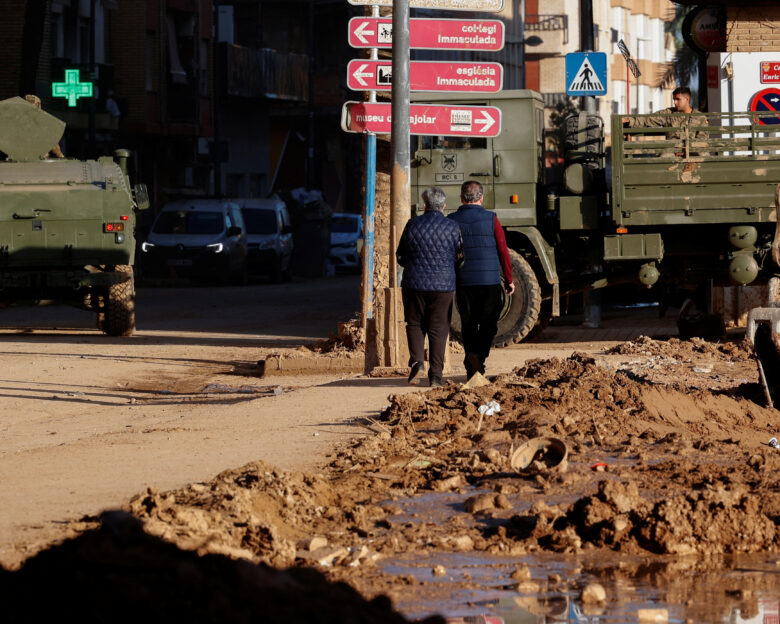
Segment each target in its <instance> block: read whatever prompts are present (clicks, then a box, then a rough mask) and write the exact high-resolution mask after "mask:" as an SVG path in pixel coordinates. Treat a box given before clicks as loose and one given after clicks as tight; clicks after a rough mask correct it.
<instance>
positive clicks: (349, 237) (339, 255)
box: [328, 212, 363, 270]
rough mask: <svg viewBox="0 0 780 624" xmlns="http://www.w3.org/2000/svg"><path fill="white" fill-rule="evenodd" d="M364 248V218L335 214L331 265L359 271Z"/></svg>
mask: <svg viewBox="0 0 780 624" xmlns="http://www.w3.org/2000/svg"><path fill="white" fill-rule="evenodd" d="M362 248H363V217H362V216H360V215H359V214H354V213H350V212H337V213H334V215H333V217H332V218H331V220H330V252H329V253H328V260H330V263H331V264H332V265H333V266H334V267H335V268H336V269H345V270H349V269H359V268H360V251H361V249H362Z"/></svg>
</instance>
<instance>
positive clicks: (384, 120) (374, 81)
mask: <svg viewBox="0 0 780 624" xmlns="http://www.w3.org/2000/svg"><path fill="white" fill-rule="evenodd" d="M349 2H350V4H354V5H359V6H371V7H372V14H371V17H363V18H354V19H352V20H351V21H350V24H349V43H350V45H352V46H353V47H355V48H369V49H371V58H370V59H366V60H355V61H352V62H350V64H349V67H348V72H347V83H348V85H349V87H350V88H351V89H354V90H356V91H368V92H369V94H370V95H369V101H368V102H347V103H345V104H344V107H343V109H342V127H343V128H344V130H345V131H347V132H359V133H366V134H367V135H368V142H367V145H368V146H371V145H375V143H372V140H373V141H375V140H376V134H380V133H381V134H387V133H390V134H391V151H392V153H393V159H392V167H391V175H390V214H389V217H390V219H389V220H390V227H389V232H388V234H389V243H390V245H389V254H388V260H389V262H388V271H387V275H388V276H389V284H388V286H389V288H384V290H383V291H379V290H377V293H378V294H383V295H384V296H383V303H381V304H380V303H378V304H377V305H381V306H382V308H383V310H382V319H383V320H384V322H383V323H382V324H380V322H379V318H374V319H371V315H370V313H369V314H366V313H365V307H366V302H367V300H368V297H366V290H367V289H369V288H370V285H369V281H368V280H370V278H371V276H368V280H367V279H366V277H367V276H366V271H367V268H366V267H367V264H368V263H364V270H363V274H364V291H363V292H364V297H363V306H364V314H363V321H364V322H363V327H364V330H365V331H366V358H365V366H366V372H370V370H371V369H372V367H373V366H376V365H385V366H390V367H398V366H400V365H402V362H401V360H402V359H403V353H402V352H401V350H400V348H401V345H400V344H399V343H400V336H402V335H403V333H404V330H403V313H402V312H401V310H400V309H399V305H400V300H401V294H400V291H401V289H400V287H399V283H398V280H399V271H398V268H397V265H396V258H395V249H396V247H397V245H398V240H399V238H400V236H401V232H402V231H403V228H404V226H405V224H406V222H407V221H408V219H409V217H410V212H411V205H410V204H411V197H410V184H409V179H410V164H411V163H410V156H411V154H410V141H409V137H410V134H417V135H421V134H422V135H424V134H428V135H444V136H482V137H494V136H497V135H498V133H499V132H500V130H501V111H500V110H499V109H497V108H494V107H491V106H443V105H428V104H410V101H409V94H410V92H411V91H412V90H415V91H439V92H442V91H443V92H459V93H464V92H468V93H496V92H498V91H500V90H501V87H502V84H503V68H502V66H501V65H500V64H498V63H443V62H435V61H429V62H415V63H411V62H410V58H409V57H410V49H411V48H418V49H432V50H436V49H440V50H481V51H497V50H500V49H502V48H503V46H504V36H505V35H504V26H503V24H502V23H501V22H500V21H498V20H473V19H472V20H424V19H418V20H411V19H410V15H409V10H410V8H426V9H450V10H463V11H484V12H498V11H502V10H503V9H504V6H505V0H349ZM380 6H392V8H393V11H392V20H388V19H386V18H384V19H383V18H380V16H379V7H380ZM380 47H383V48H392V63H387V62H380V61H379V59H378V58H377V57H378V54H377V48H380ZM378 90H390V91H391V92H392V98H391V99H392V104H386V103H377V102H376V91H378ZM367 150H368V148H367ZM366 158H367V161H368V158H369V157H368V152H367V156H366ZM369 172H371V175H372V177H373V171H372V170H371V169H370V164H369V163H368V162H367V172H366V175H367V176H368V175H369ZM373 183H374V180H371V181H370V182H369V180H368V178H367V179H366V198H367V200H368V196H369V190H370V188H369V187H371V189H373ZM366 214H367V216H368V206H366ZM366 222H367V223H368V218H367V219H366ZM366 244H367V245H368V244H369V238H368V235H367V236H366ZM366 253H371V250H370V249H369V248H366ZM372 273H373V272H372ZM369 296H370V293H369ZM372 324H373V329H374V330H375V331H374V330H372ZM369 336H372V337H371V338H370V339H369ZM380 354H381V355H380Z"/></svg>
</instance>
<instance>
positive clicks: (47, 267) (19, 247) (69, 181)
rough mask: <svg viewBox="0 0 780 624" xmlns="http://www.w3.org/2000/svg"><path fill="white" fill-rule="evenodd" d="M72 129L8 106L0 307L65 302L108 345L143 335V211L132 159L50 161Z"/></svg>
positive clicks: (4, 112) (1, 172) (122, 154)
mask: <svg viewBox="0 0 780 624" xmlns="http://www.w3.org/2000/svg"><path fill="white" fill-rule="evenodd" d="M64 130H65V124H64V122H62V121H60V120H59V119H57V118H56V117H53V116H52V115H49V114H48V113H46V112H44V111H42V110H40V109H37V108H35V107H34V106H33V105H32V104H29V103H28V102H27V101H25V100H23V99H22V98H18V97H17V98H10V99H7V100H3V101H2V102H0V152H2V153H3V155H4V156H5V158H4V159H2V160H0V307H3V306H8V305H20V304H46V303H50V302H54V301H56V302H64V303H68V304H73V305H75V306H78V307H81V308H84V309H87V310H91V311H93V312H95V313H96V314H97V324H98V328H99V329H100V330H102V331H103V332H104V333H106V334H108V335H110V336H128V335H130V334H132V333H133V331H134V329H135V301H134V300H135V287H134V280H133V260H134V254H135V232H134V229H135V211H136V210H141V209H144V208H148V206H149V201H148V197H147V193H146V188H145V186H144V185H137V186H136V187H135V188H132V189H131V187H130V181H129V178H128V172H127V160H128V158H129V156H130V153H129V152H128V151H127V150H117V151H116V152H115V153H114V158H111V157H102V158H99V159H98V160H96V161H80V160H73V159H69V158H50V157H49V152H50V151H51V150H52V147H53V146H55V145H57V144H58V141H59V140H60V138H61V137H62V134H63V132H64Z"/></svg>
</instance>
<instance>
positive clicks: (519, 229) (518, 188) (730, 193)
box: [412, 90, 780, 346]
mask: <svg viewBox="0 0 780 624" xmlns="http://www.w3.org/2000/svg"><path fill="white" fill-rule="evenodd" d="M418 97H420V99H422V100H425V101H434V102H446V103H447V104H450V105H452V104H457V103H462V104H471V105H473V104H481V105H491V106H496V107H498V108H500V109H501V111H502V117H503V128H502V131H501V133H500V134H499V135H498V136H497V137H496V138H489V137H484V138H469V139H465V138H463V137H427V136H424V137H419V138H418V140H417V147H416V150H415V152H414V158H413V162H412V203H413V206H414V207H415V208H416V207H418V206H421V205H422V201H421V194H422V192H423V191H424V190H425V188H427V187H428V186H431V185H435V186H439V187H441V188H442V189H444V191H445V192H446V194H447V198H448V203H447V210H448V211H452V210H456V209H457V207H458V204H459V193H460V185H461V183H462V182H464V181H465V180H477V181H479V182H481V183H482V185H483V186H484V189H485V201H484V206H485V207H486V208H487V209H488V210H494V211H495V212H496V214H497V215H498V218H499V220H500V221H501V224H502V226H503V227H504V229H505V232H506V238H507V242H508V245H509V247H510V248H511V252H512V263H513V273H514V274H515V276H514V279H515V287H516V290H515V295H514V296H513V297H511V298H507V300H506V302H505V305H504V311H503V313H502V318H501V320H500V322H499V332H498V335H497V336H496V340H495V344H496V345H499V346H501V345H506V344H509V343H512V342H517V341H520V340H523V339H525V338H527V337H529V336H532V335H533V334H534V333H536V332H538V331H540V330H541V329H543V328H544V326H546V324H547V323H548V322H549V320H550V319H551V318H552V317H554V316H557V315H558V314H559V313H560V301H561V298H562V297H563V296H565V295H566V294H569V293H575V292H584V291H588V290H591V289H595V288H602V287H604V286H607V285H614V284H621V283H628V282H638V283H641V284H644V285H645V286H648V287H650V286H653V285H654V284H656V283H659V284H673V285H676V286H678V287H680V288H682V289H686V290H696V289H699V291H701V290H702V289H703V288H704V289H708V290H707V292H708V293H709V292H711V291H712V289H713V288H715V289H718V288H720V289H721V290H720V292H723V289H724V288H728V287H733V286H736V287H738V290H739V289H742V290H744V287H745V286H746V285H748V284H762V285H763V284H766V283H767V281H768V279H769V278H770V277H771V276H772V275H773V274H774V271H776V270H777V269H776V267H774V265H773V263H772V261H771V258H770V252H771V241H772V238H773V235H774V231H775V216H774V215H775V202H774V196H775V187H776V186H777V184H778V182H780V124H777V123H776V122H777V115H776V114H775V115H774V117H773V116H771V115H770V116H767V115H764V118H762V114H757V113H712V114H706V115H702V114H699V115H698V117H697V122H698V121H699V120H700V123H701V124H702V125H700V126H699V125H693V124H690V125H685V124H683V125H680V124H679V123H676V121H675V120H674V119H671V120H670V121H669V124H668V125H661V126H659V125H657V123H653V122H657V118H654V116H653V115H637V116H634V118H635V122H636V123H633V124H631V125H632V126H633V127H625V124H624V119H623V117H622V116H620V115H613V116H612V119H611V121H610V123H611V126H610V129H611V134H610V136H609V137H607V136H606V134H607V133H606V132H605V127H604V122H603V120H602V118H601V117H599V116H598V115H594V114H586V113H580V114H579V115H574V116H572V117H569V118H567V119H566V120H565V122H564V125H565V127H564V128H562V129H561V130H562V135H563V136H564V137H565V141H564V142H565V150H564V163H563V171H564V173H563V180H562V183H561V184H560V186H559V187H557V188H555V189H553V188H552V187H548V185H547V183H546V180H545V128H544V125H545V120H544V107H543V102H542V98H541V96H540V95H539V94H538V93H536V92H534V91H530V90H517V91H503V92H500V93H498V94H496V95H492V96H489V97H484V98H480V99H478V100H477V99H466V98H463V97H462V96H461V97H455V96H453V97H442V96H441V95H433V94H425V95H420V96H418ZM607 139H611V145H607V142H608V141H607ZM610 153H611V157H610ZM768 258H769V260H768ZM710 299H711V298H710ZM454 329H455V330H456V332H457V319H455V321H454Z"/></svg>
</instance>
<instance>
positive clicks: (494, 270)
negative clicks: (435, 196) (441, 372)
mask: <svg viewBox="0 0 780 624" xmlns="http://www.w3.org/2000/svg"><path fill="white" fill-rule="evenodd" d="M460 200H461V201H462V202H463V205H462V206H461V207H460V208H458V210H457V212H454V213H453V214H451V215H450V216H449V218H450V219H452V220H453V221H455V222H456V223H457V224H458V225H459V226H460V231H461V233H462V236H463V253H464V255H465V257H466V261H465V262H464V263H463V266H461V267H460V268H459V269H458V272H457V284H458V286H457V292H456V294H455V301H456V303H457V305H458V312H459V313H460V318H461V321H462V324H463V348H464V350H465V351H466V358H465V360H464V361H463V363H464V364H465V366H466V375H467V376H468V377H471V376H472V375H473V374H474V373H477V372H479V373H482V374H484V373H485V360H487V357H488V354H489V353H490V347H491V346H492V344H493V338H495V336H496V333H497V332H498V317H499V314H501V308H502V307H503V304H504V292H506V294H507V295H512V293H514V292H515V285H514V283H513V282H512V260H511V258H510V257H509V249H508V248H507V246H506V238H505V237H504V230H503V228H502V227H501V223H500V222H499V221H498V217H497V216H496V215H495V213H492V212H490V211H489V210H485V209H484V208H483V207H482V201H483V191H482V185H481V184H480V183H479V182H476V181H474V180H469V181H468V182H464V183H463V185H462V186H461V187H460ZM502 273H503V282H502V277H501V274H502Z"/></svg>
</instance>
